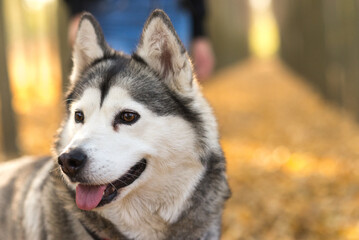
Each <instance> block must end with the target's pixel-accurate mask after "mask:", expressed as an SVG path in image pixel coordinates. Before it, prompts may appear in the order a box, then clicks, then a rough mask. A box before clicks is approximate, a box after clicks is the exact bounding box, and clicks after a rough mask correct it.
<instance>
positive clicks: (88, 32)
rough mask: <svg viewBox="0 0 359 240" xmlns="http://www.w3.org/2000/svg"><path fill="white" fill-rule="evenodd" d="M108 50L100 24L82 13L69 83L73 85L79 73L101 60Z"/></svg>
mask: <svg viewBox="0 0 359 240" xmlns="http://www.w3.org/2000/svg"><path fill="white" fill-rule="evenodd" d="M108 48H109V47H108V45H107V43H106V42H105V39H104V36H103V33H102V30H101V27H100V24H99V23H98V22H97V21H96V19H95V18H94V17H93V16H92V14H91V13H84V14H83V15H82V17H81V20H80V23H79V27H78V30H77V34H76V38H75V42H74V46H73V53H72V60H73V68H72V73H71V76H70V80H71V83H74V82H75V81H76V79H77V78H78V77H79V75H80V74H81V72H82V71H83V70H84V69H85V68H86V67H87V66H89V65H90V64H91V63H92V62H93V61H94V60H96V59H99V58H102V57H103V56H104V54H105V51H106V49H108Z"/></svg>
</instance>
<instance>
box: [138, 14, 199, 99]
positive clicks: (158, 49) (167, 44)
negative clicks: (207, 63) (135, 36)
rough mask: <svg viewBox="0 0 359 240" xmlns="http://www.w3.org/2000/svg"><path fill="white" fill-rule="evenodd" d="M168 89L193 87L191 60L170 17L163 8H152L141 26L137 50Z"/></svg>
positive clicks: (183, 90)
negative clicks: (142, 26) (141, 30)
mask: <svg viewBox="0 0 359 240" xmlns="http://www.w3.org/2000/svg"><path fill="white" fill-rule="evenodd" d="M135 54H137V55H138V56H140V57H141V58H142V59H143V60H144V61H145V62H146V63H147V64H148V65H149V66H150V67H151V68H153V69H154V70H155V71H156V72H157V73H158V74H159V75H160V76H161V77H162V78H163V79H164V80H165V81H166V82H167V84H168V85H169V86H170V87H171V88H175V89H177V90H179V91H181V92H186V91H188V90H189V89H190V88H191V86H192V81H193V76H192V63H191V60H190V58H189V57H188V54H187V52H186V49H185V47H184V46H183V44H182V42H181V40H180V39H179V37H178V35H177V33H176V31H175V29H174V28H173V25H172V23H171V20H170V19H169V17H168V16H167V15H166V13H164V12H163V11H162V10H158V9H157V10H154V11H153V12H152V14H151V15H150V17H149V18H148V19H147V22H146V24H145V26H144V28H143V32H142V36H141V39H140V43H139V45H138V47H137V51H136V53H135Z"/></svg>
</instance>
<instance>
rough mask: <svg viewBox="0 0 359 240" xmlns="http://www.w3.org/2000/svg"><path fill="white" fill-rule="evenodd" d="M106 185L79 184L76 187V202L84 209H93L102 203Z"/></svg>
mask: <svg viewBox="0 0 359 240" xmlns="http://www.w3.org/2000/svg"><path fill="white" fill-rule="evenodd" d="M105 189H106V186H89V185H82V184H78V185H77V187H76V204H77V207H78V208H80V209H82V210H91V209H94V208H95V207H97V205H98V204H99V203H100V201H101V199H102V196H103V192H104V191H105Z"/></svg>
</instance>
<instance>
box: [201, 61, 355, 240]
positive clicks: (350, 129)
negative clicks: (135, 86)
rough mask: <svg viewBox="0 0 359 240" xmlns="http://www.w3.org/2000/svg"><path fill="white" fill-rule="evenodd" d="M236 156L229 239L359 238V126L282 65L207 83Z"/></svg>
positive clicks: (229, 150) (231, 162) (254, 65)
mask: <svg viewBox="0 0 359 240" xmlns="http://www.w3.org/2000/svg"><path fill="white" fill-rule="evenodd" d="M204 92H205V95H206V97H207V98H208V99H209V101H210V102H211V104H212V106H213V107H214V110H215V113H216V115H217V117H218V121H219V127H220V131H221V134H222V145H223V147H224V151H225V154H226V157H227V159H228V175H229V181H230V185H231V188H232V192H233V194H232V198H231V199H230V200H229V202H228V203H227V205H226V211H225V214H224V229H223V230H224V232H223V239H273V240H277V239H326V240H328V239H333V240H334V239H359V231H358V230H357V229H358V226H359V175H358V173H357V171H355V169H358V166H359V164H358V161H357V160H358V159H359V148H358V147H357V146H358V142H359V128H358V126H357V124H356V123H355V122H354V121H353V120H352V119H351V118H350V117H349V116H347V115H345V114H344V113H343V112H342V111H340V110H339V109H337V108H335V107H333V106H330V105H329V104H328V103H326V102H325V101H324V100H322V99H321V98H320V96H319V95H318V94H316V93H315V92H314V91H313V90H312V89H311V88H310V87H309V86H307V85H305V83H304V81H303V80H302V79H300V78H299V77H298V76H296V75H294V74H293V73H292V72H290V71H289V70H288V69H287V68H285V67H284V66H283V65H282V63H281V62H280V61H278V60H272V61H260V60H255V59H252V60H249V61H246V62H244V63H242V64H239V65H236V66H233V67H232V68H229V69H227V70H225V71H222V72H220V73H219V74H218V75H217V76H216V77H215V78H214V79H212V80H211V81H210V82H207V83H205V85H204Z"/></svg>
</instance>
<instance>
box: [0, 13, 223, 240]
mask: <svg viewBox="0 0 359 240" xmlns="http://www.w3.org/2000/svg"><path fill="white" fill-rule="evenodd" d="M154 18H161V19H162V20H163V22H164V23H165V24H166V25H167V27H168V28H169V29H170V30H171V31H172V33H173V34H174V35H175V37H176V41H177V42H178V44H179V46H180V47H181V49H182V48H183V45H182V43H181V42H180V40H179V39H178V36H177V35H176V33H175V31H174V29H173V27H172V24H171V22H170V20H169V18H168V17H167V15H166V14H165V13H163V12H162V11H159V10H156V11H155V12H154V13H153V14H152V16H150V17H149V19H148V21H147V23H146V25H145V28H146V26H147V25H148V24H149V22H150V21H151V19H154ZM84 19H88V20H90V21H91V23H92V24H93V25H94V27H95V29H96V32H97V42H98V44H99V45H100V46H101V47H102V49H103V50H104V56H103V58H100V59H95V60H94V61H92V62H91V63H90V64H89V65H88V67H87V68H85V69H82V70H81V73H80V75H79V78H78V79H76V80H75V82H74V83H73V85H72V86H71V88H70V90H69V92H68V95H67V99H66V103H67V110H68V113H69V106H70V105H71V103H72V102H74V101H76V100H78V99H80V98H81V96H82V94H83V93H84V90H85V89H87V88H88V87H93V88H98V89H100V91H101V101H100V106H99V107H101V105H102V103H103V101H104V99H105V98H106V97H107V93H108V91H109V89H110V88H111V87H113V86H120V87H121V88H123V89H126V90H127V91H128V92H129V93H130V95H131V97H132V98H133V99H134V100H136V101H137V102H139V103H141V104H143V105H144V106H146V107H147V108H148V109H149V110H151V111H152V112H153V113H155V114H157V115H158V116H169V115H170V116H176V117H180V118H182V119H184V120H185V121H187V122H188V123H189V124H190V125H191V126H192V128H193V129H194V131H195V133H196V135H197V136H196V139H197V141H198V146H199V147H200V150H199V151H200V153H198V156H199V157H198V161H201V163H202V164H203V166H204V169H205V170H204V174H203V176H202V178H201V179H200V181H199V182H198V184H197V185H196V187H195V190H194V192H193V193H192V196H190V197H189V199H188V201H187V205H188V208H185V209H183V211H182V213H181V214H180V216H179V218H178V219H177V220H176V221H175V222H173V223H168V224H167V226H166V228H165V230H164V232H165V233H164V235H165V236H166V237H165V239H219V238H220V231H221V215H222V209H223V207H224V202H225V200H226V199H227V198H228V197H229V196H230V191H229V187H228V183H227V179H226V173H225V172H226V165H225V159H224V156H223V153H222V152H221V150H220V149H211V148H210V147H209V146H208V144H207V142H208V139H207V137H206V136H208V134H207V133H206V131H207V130H206V128H205V125H206V119H204V116H205V115H204V114H202V113H201V111H200V110H199V109H198V108H195V107H194V101H196V99H195V97H191V96H186V95H184V94H182V93H180V92H177V91H176V90H174V89H173V88H171V87H170V86H169V85H168V84H167V83H166V82H165V81H164V80H163V79H162V76H160V74H158V72H156V71H155V70H154V69H152V68H151V67H150V66H149V65H148V64H147V63H146V62H144V61H143V59H141V57H140V56H137V55H136V54H134V55H133V56H132V57H130V56H127V55H124V54H122V53H118V52H115V51H113V50H111V49H109V48H108V46H107V44H106V42H105V41H104V38H103V34H102V32H101V29H100V28H99V25H98V23H97V22H96V20H95V19H94V18H93V17H92V16H91V15H90V14H85V15H84V17H83V19H82V20H84ZM141 39H142V38H141ZM141 44H142V40H141V42H140V45H141ZM183 49H184V48H183ZM183 51H185V50H183ZM69 119H70V116H69V114H68V116H66V117H65V120H64V122H66V121H69ZM61 134H62V133H61V130H60V132H59V135H58V141H57V143H56V149H57V153H56V154H59V151H60V148H61V147H62V146H60V145H61V143H60V142H61V137H62V136H61ZM214 140H215V141H218V140H217V139H214ZM56 158H57V156H54V158H42V159H38V160H31V161H29V160H20V161H18V162H14V163H12V164H13V165H14V166H15V165H18V167H12V168H10V169H12V170H11V171H10V170H9V171H7V170H5V169H7V167H9V163H7V164H5V165H0V174H3V176H4V177H5V179H7V184H6V185H0V209H2V210H1V211H0V239H31V237H29V236H30V235H28V232H29V231H30V232H31V233H32V234H34V235H35V236H38V238H39V239H55V240H57V239H82V240H83V239H84V240H86V239H104V238H106V239H112V240H113V239H128V238H127V237H126V236H125V234H124V233H122V232H121V229H117V227H116V226H115V224H114V223H112V222H110V221H109V220H107V219H105V218H103V217H101V216H100V215H99V214H98V213H96V212H94V211H83V210H80V209H79V208H78V207H77V206H76V203H75V191H74V190H73V189H71V188H70V187H69V186H68V185H67V184H66V183H65V182H64V179H63V176H62V174H61V172H60V171H61V170H60V168H59V167H58V165H57V164H56V162H57V161H56ZM39 181H40V183H41V184H39V183H38V182H39ZM34 190H36V191H34ZM34 192H36V195H34V196H35V197H39V199H40V201H37V202H31V201H30V202H29V197H28V196H31V195H29V194H33V193H34ZM30 200H31V199H30ZM33 215H34V216H35V215H36V216H38V218H36V219H37V221H38V222H36V223H35V224H34V225H31V224H30V225H31V226H35V227H33V228H31V227H29V225H26V224H29V223H28V222H27V223H26V221H25V219H28V218H29V217H32V216H33ZM139 227H141V226H139ZM31 236H32V235H31Z"/></svg>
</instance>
